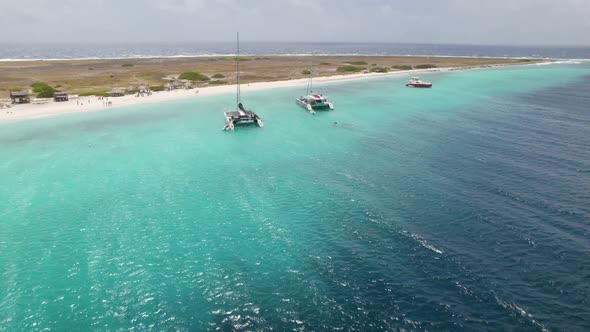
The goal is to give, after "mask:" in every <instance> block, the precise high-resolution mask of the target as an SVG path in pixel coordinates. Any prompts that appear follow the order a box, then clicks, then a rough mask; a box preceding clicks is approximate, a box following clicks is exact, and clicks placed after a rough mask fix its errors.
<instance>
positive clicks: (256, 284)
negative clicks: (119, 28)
mask: <svg viewBox="0 0 590 332" xmlns="http://www.w3.org/2000/svg"><path fill="white" fill-rule="evenodd" d="M407 78H408V77H406V76H399V77H382V78H374V79H367V80H356V81H348V82H339V83H323V84H322V85H321V90H322V91H323V92H324V93H325V94H326V95H328V96H329V98H330V99H331V100H332V101H334V103H335V105H336V110H334V111H331V112H330V111H327V112H319V113H318V114H317V115H314V116H312V115H309V114H308V113H307V112H305V111H304V110H303V109H301V108H300V107H298V106H297V105H296V104H295V102H294V97H296V96H298V95H300V94H301V93H303V92H304V91H302V90H303V88H299V87H298V88H284V89H275V90H268V91H259V92H247V93H243V96H242V97H243V101H244V103H245V105H246V106H248V107H251V108H253V109H254V110H256V111H257V112H258V114H259V115H260V116H261V117H262V118H263V120H264V122H265V127H264V128H262V129H260V128H255V127H249V128H241V129H239V130H236V131H234V132H222V131H221V128H222V126H223V118H222V111H223V110H225V109H227V108H230V107H232V106H233V104H232V103H233V101H234V96H233V95H223V96H215V97H196V98H194V99H191V100H184V101H176V102H169V103H165V104H154V105H141V106H135V107H128V108H125V109H112V110H109V111H102V112H96V113H85V114H74V115H67V116H60V117H54V118H46V119H39V120H32V121H24V122H19V123H13V124H1V125H0V198H1V199H0V223H1V225H0V330H1V331H42V330H53V331H89V330H103V331H105V330H108V331H122V330H138V331H146V330H178V331H203V330H221V331H231V330H260V331H270V330H274V331H287V330H289V331H396V330H399V331H589V330H590V108H589V107H588V105H590V64H589V63H580V64H551V65H542V66H541V65H531V66H522V67H510V68H502V69H486V70H472V71H461V72H444V73H443V72H440V73H429V74H423V79H425V80H430V81H433V82H434V88H432V89H410V88H405V87H404V86H403V85H404V83H405V81H406V80H407Z"/></svg>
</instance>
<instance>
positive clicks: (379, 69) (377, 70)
mask: <svg viewBox="0 0 590 332" xmlns="http://www.w3.org/2000/svg"><path fill="white" fill-rule="evenodd" d="M371 72H373V73H387V72H389V68H387V67H374V68H371Z"/></svg>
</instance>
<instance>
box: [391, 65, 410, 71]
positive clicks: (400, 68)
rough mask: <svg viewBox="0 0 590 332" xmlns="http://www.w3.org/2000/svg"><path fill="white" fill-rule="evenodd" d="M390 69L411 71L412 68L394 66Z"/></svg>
mask: <svg viewBox="0 0 590 332" xmlns="http://www.w3.org/2000/svg"><path fill="white" fill-rule="evenodd" d="M391 68H392V69H397V70H412V66H410V65H395V66H391Z"/></svg>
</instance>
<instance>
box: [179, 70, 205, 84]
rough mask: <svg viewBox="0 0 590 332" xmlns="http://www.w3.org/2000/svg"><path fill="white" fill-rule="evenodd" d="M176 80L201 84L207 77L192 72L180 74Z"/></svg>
mask: <svg viewBox="0 0 590 332" xmlns="http://www.w3.org/2000/svg"><path fill="white" fill-rule="evenodd" d="M178 79H179V80H189V81H199V82H203V81H208V80H209V77H207V76H206V75H203V74H201V73H197V72H194V71H187V72H184V73H182V74H180V76H178Z"/></svg>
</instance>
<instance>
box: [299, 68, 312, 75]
mask: <svg viewBox="0 0 590 332" xmlns="http://www.w3.org/2000/svg"><path fill="white" fill-rule="evenodd" d="M301 73H302V74H303V75H311V70H309V69H305V70H303V71H302V72H301Z"/></svg>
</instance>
